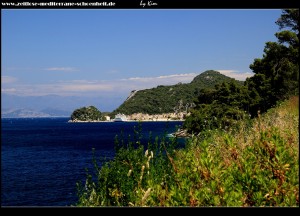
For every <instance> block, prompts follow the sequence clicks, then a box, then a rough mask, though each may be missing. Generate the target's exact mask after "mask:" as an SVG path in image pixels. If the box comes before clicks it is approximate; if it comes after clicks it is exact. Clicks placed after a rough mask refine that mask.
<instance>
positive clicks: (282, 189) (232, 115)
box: [77, 9, 299, 207]
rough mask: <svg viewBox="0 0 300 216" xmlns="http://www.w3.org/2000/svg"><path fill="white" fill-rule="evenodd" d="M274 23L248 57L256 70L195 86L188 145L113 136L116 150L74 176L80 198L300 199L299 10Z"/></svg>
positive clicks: (271, 202)
mask: <svg viewBox="0 0 300 216" xmlns="http://www.w3.org/2000/svg"><path fill="white" fill-rule="evenodd" d="M276 23H277V24H278V25H279V27H280V29H283V28H285V29H286V30H283V31H281V32H277V33H276V34H275V35H276V37H277V38H278V42H267V43H266V46H265V49H264V55H263V58H261V59H255V60H254V63H253V64H251V65H250V68H251V69H252V70H253V72H254V76H252V77H250V78H247V79H246V81H245V82H244V83H243V85H240V84H238V83H236V82H233V81H232V82H223V83H221V84H217V85H215V88H206V89H204V88H203V89H199V91H197V97H196V98H195V99H194V102H195V106H194V107H193V109H192V110H191V114H190V115H189V116H188V117H187V118H186V119H185V122H184V125H183V126H184V129H185V130H186V131H187V132H188V133H189V134H191V138H188V140H187V143H186V146H185V148H178V146H177V141H176V138H174V139H171V140H168V139H166V138H165V137H162V138H160V139H159V138H157V139H156V140H155V142H150V141H149V143H148V144H142V143H141V139H140V133H139V130H136V134H135V136H134V138H133V139H129V140H131V141H129V142H127V143H124V142H123V141H122V140H119V139H116V156H115V158H114V159H113V160H112V161H108V162H105V163H104V164H103V165H102V166H101V167H100V166H98V165H97V160H96V159H95V161H94V163H95V173H94V174H90V173H87V180H86V182H85V184H83V185H82V184H81V183H78V197H79V200H78V203H77V205H78V206H288V207H293V206H298V207H299V108H298V106H299V63H298V57H299V10H297V9H287V10H283V11H282V15H281V17H280V18H279V19H278V20H277V21H276ZM210 73H211V72H210ZM214 73H215V72H214ZM198 78H199V77H198ZM136 94H138V93H136ZM145 104H147V103H145ZM149 140H151V139H149Z"/></svg>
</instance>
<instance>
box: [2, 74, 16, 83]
mask: <svg viewBox="0 0 300 216" xmlns="http://www.w3.org/2000/svg"><path fill="white" fill-rule="evenodd" d="M15 81H17V78H16V77H12V76H1V83H2V84H4V83H13V82H15Z"/></svg>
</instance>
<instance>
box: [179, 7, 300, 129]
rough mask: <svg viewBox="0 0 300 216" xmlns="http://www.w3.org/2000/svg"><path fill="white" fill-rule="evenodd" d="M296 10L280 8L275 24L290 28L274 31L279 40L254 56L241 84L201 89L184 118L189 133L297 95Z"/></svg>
mask: <svg viewBox="0 0 300 216" xmlns="http://www.w3.org/2000/svg"><path fill="white" fill-rule="evenodd" d="M298 22H299V10H294V9H292V10H283V13H282V15H281V17H280V19H278V20H277V22H276V23H277V24H278V25H279V26H280V29H282V28H290V29H291V30H284V31H281V32H278V33H276V34H275V35H276V37H277V38H278V42H267V43H266V46H265V49H264V55H263V58H262V59H255V60H254V62H253V64H251V65H250V68H251V69H252V70H253V72H254V76H252V77H250V78H247V79H246V81H245V82H244V85H243V86H238V85H236V84H235V83H230V84H228V83H223V84H222V85H217V86H216V88H215V90H206V89H203V90H202V91H200V93H199V94H198V97H197V100H196V101H195V104H196V106H195V108H194V109H193V110H192V111H191V115H190V116H189V117H188V118H187V119H186V121H185V123H184V128H186V129H187V131H188V132H189V133H196V134H198V133H199V132H201V131H203V129H204V128H206V127H207V122H211V124H210V125H209V126H210V129H214V128H221V129H227V128H229V126H232V125H234V124H235V123H236V121H237V120H239V119H245V118H249V117H251V118H253V117H256V116H257V115H258V113H264V112H266V111H267V110H268V109H270V108H271V107H273V106H275V105H276V104H277V103H278V102H279V101H281V100H284V99H286V98H288V97H290V96H291V95H299V24H298Z"/></svg>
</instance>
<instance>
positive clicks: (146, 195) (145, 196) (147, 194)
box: [142, 188, 151, 203]
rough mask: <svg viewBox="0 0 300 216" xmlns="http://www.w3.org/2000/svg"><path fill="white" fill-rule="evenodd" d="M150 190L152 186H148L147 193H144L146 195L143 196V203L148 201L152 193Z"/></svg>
mask: <svg viewBox="0 0 300 216" xmlns="http://www.w3.org/2000/svg"><path fill="white" fill-rule="evenodd" d="M150 192H151V188H148V190H147V191H146V192H145V194H144V196H143V198H142V203H144V202H145V201H146V199H147V198H148V196H149V195H150Z"/></svg>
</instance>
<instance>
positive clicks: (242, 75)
mask: <svg viewBox="0 0 300 216" xmlns="http://www.w3.org/2000/svg"><path fill="white" fill-rule="evenodd" d="M216 71H219V72H220V73H221V74H224V75H226V76H229V77H231V78H234V79H237V80H241V81H245V80H246V78H247V77H251V76H253V75H254V73H252V72H239V71H237V70H216Z"/></svg>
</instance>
